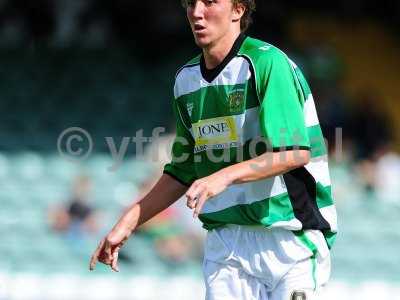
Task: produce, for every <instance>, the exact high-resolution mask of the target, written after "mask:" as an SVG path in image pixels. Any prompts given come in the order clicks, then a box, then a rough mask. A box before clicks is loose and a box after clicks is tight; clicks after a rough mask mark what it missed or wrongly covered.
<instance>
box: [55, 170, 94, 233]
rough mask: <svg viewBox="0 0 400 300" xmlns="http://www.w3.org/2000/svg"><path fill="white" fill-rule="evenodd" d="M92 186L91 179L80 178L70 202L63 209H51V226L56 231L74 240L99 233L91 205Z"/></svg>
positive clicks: (76, 181) (75, 183) (74, 187)
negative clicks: (64, 233)
mask: <svg viewBox="0 0 400 300" xmlns="http://www.w3.org/2000/svg"><path fill="white" fill-rule="evenodd" d="M91 186H92V183H91V181H90V179H89V177H86V176H80V177H78V178H77V179H76V180H75V182H74V185H73V188H72V195H71V197H70V199H69V201H68V202H67V203H66V204H65V205H62V206H61V207H55V208H51V209H50V213H49V219H50V225H51V227H52V228H53V229H54V230H56V231H58V232H66V233H67V234H68V235H71V236H72V237H74V238H79V237H82V236H83V235H85V234H94V233H95V232H97V230H98V224H97V222H96V214H95V212H94V208H93V207H92V206H91V205H90V203H89V193H90V189H91Z"/></svg>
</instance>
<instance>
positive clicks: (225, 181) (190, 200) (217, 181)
mask: <svg viewBox="0 0 400 300" xmlns="http://www.w3.org/2000/svg"><path fill="white" fill-rule="evenodd" d="M230 184H231V182H230V179H229V176H227V175H226V174H224V173H223V172H217V173H214V174H212V175H210V176H207V177H204V178H201V179H198V180H196V181H195V182H193V183H192V185H191V186H190V188H189V189H188V190H187V192H186V194H185V195H186V198H187V206H188V207H189V208H190V209H194V211H193V218H197V216H198V215H199V213H200V211H201V209H202V208H203V205H204V203H205V202H206V201H207V200H209V199H210V198H212V197H215V196H216V195H218V194H219V193H221V192H223V191H224V190H226V188H227V187H228V186H229V185H230Z"/></svg>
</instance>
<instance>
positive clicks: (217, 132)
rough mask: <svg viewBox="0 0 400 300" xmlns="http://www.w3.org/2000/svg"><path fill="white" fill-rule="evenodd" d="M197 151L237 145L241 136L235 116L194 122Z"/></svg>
mask: <svg viewBox="0 0 400 300" xmlns="http://www.w3.org/2000/svg"><path fill="white" fill-rule="evenodd" d="M193 135H194V138H195V142H196V145H195V146H196V147H195V152H200V151H204V150H207V149H224V148H229V147H236V146H237V144H238V141H239V136H238V132H237V128H236V122H235V119H234V117H233V116H226V117H218V118H212V119H207V120H201V121H199V122H197V123H194V124H193Z"/></svg>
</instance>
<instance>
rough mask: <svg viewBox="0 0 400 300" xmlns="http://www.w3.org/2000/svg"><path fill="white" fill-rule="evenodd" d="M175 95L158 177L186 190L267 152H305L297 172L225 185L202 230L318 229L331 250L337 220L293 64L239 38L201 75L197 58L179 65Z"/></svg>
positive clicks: (316, 130) (306, 95)
mask: <svg viewBox="0 0 400 300" xmlns="http://www.w3.org/2000/svg"><path fill="white" fill-rule="evenodd" d="M174 95H175V99H174V101H173V107H174V112H175V116H176V121H177V122H176V139H175V142H174V144H173V147H172V157H173V158H172V161H171V163H169V164H167V165H166V166H165V168H164V173H167V174H169V175H171V176H173V177H174V178H175V179H176V180H178V181H180V182H181V183H183V184H185V185H188V186H189V185H190V184H191V183H192V182H193V181H195V180H196V179H198V178H202V177H205V176H208V175H210V174H212V173H214V172H216V171H218V170H220V169H221V168H224V167H227V166H229V165H232V164H235V163H238V162H240V161H243V160H248V159H250V158H253V157H255V156H257V155H260V154H262V153H265V152H266V151H285V150H291V149H308V150H310V151H311V160H310V162H309V163H308V164H307V165H305V166H304V167H301V168H298V169H295V170H292V171H290V172H288V173H285V174H283V175H280V176H275V177H273V178H268V179H264V180H259V181H254V182H250V183H244V184H234V185H231V186H230V187H228V189H227V190H225V191H224V192H222V193H221V194H219V195H217V196H216V197H213V198H211V199H209V200H208V201H207V202H206V203H205V205H204V207H203V209H202V211H201V213H200V215H199V219H200V220H201V221H202V222H203V227H204V228H206V229H207V230H210V229H213V228H216V227H219V226H223V225H226V224H238V225H264V226H266V227H282V228H286V229H288V230H292V231H298V232H301V231H303V230H307V229H317V230H321V231H322V232H323V233H324V236H325V238H326V240H327V242H328V245H329V246H331V245H332V243H333V241H334V238H335V234H336V231H337V221H336V209H335V205H334V203H333V198H332V191H331V181H330V176H329V169H328V157H327V150H326V146H325V143H324V138H323V135H322V131H321V128H320V125H319V121H318V117H317V112H316V109H315V105H314V100H313V96H312V94H311V91H310V88H309V86H308V84H307V82H306V80H305V78H304V76H303V74H302V73H301V71H300V69H299V68H298V67H297V66H296V65H295V63H294V62H292V61H291V60H290V59H289V58H288V57H287V56H286V55H285V54H284V53H283V52H282V51H281V50H279V49H277V48H276V47H274V46H272V45H270V44H267V43H265V42H263V41H260V40H256V39H253V38H250V37H245V36H244V35H240V36H239V37H238V39H237V40H236V41H235V44H234V45H233V47H232V50H231V51H230V53H229V54H228V55H227V57H226V58H225V59H224V61H223V62H222V63H221V64H220V65H219V66H218V67H216V68H215V69H213V70H207V69H206V67H205V63H204V59H203V57H202V56H201V55H199V56H198V57H196V58H194V59H193V60H191V61H190V62H188V63H187V64H186V65H184V66H183V67H182V68H181V69H180V70H179V71H178V73H177V75H176V81H175V87H174ZM266 163H267V162H266Z"/></svg>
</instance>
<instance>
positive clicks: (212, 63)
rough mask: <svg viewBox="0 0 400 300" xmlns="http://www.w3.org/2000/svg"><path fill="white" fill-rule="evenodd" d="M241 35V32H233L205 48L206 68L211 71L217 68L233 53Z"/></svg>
mask: <svg viewBox="0 0 400 300" xmlns="http://www.w3.org/2000/svg"><path fill="white" fill-rule="evenodd" d="M239 35H240V30H239V31H232V32H231V33H228V34H226V35H224V36H223V37H221V38H220V39H219V40H217V41H215V42H214V43H212V44H211V45H209V46H207V47H205V48H203V56H204V62H205V64H206V68H207V69H209V70H211V69H214V68H215V67H217V66H218V65H219V64H220V63H221V62H222V61H223V60H224V58H225V57H226V56H227V55H228V53H229V52H230V51H231V49H232V46H233V44H234V43H235V41H236V39H237V38H238V36H239Z"/></svg>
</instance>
